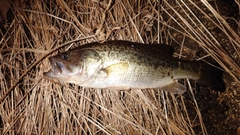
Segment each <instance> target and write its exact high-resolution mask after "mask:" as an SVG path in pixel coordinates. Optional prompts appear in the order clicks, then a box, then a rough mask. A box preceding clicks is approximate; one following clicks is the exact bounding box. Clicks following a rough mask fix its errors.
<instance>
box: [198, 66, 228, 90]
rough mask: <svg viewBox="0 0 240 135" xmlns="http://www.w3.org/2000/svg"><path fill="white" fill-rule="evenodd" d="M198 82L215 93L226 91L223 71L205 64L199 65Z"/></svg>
mask: <svg viewBox="0 0 240 135" xmlns="http://www.w3.org/2000/svg"><path fill="white" fill-rule="evenodd" d="M198 82H199V83H203V84H206V85H208V86H209V87H211V88H212V89H213V90H215V91H220V92H224V91H225V90H226V87H225V83H224V81H223V71H222V70H220V69H218V68H215V67H213V66H210V65H208V64H206V63H201V66H200V79H199V80H198Z"/></svg>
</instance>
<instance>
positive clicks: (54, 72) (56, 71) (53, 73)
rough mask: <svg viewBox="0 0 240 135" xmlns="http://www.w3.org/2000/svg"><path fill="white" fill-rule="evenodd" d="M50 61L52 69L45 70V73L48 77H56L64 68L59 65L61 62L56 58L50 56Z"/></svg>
mask: <svg viewBox="0 0 240 135" xmlns="http://www.w3.org/2000/svg"><path fill="white" fill-rule="evenodd" d="M49 61H50V63H51V66H52V68H51V70H50V71H48V72H44V73H43V75H44V76H48V77H54V76H56V75H60V74H62V68H61V66H60V65H59V64H60V63H59V62H58V61H57V60H56V59H54V58H53V57H50V58H49Z"/></svg>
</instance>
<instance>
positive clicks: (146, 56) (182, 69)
mask: <svg viewBox="0 0 240 135" xmlns="http://www.w3.org/2000/svg"><path fill="white" fill-rule="evenodd" d="M173 52H174V49H173V48H172V47H171V46H168V45H163V44H161V45H160V44H149V45H148V44H141V43H134V42H129V41H119V40H118V41H108V42H104V43H96V42H95V43H90V44H85V45H82V46H79V47H77V48H74V49H72V50H69V51H66V52H63V53H60V54H58V55H56V56H53V57H51V58H50V59H49V60H50V62H51V64H52V69H51V71H49V72H45V73H44V75H45V76H48V77H50V78H54V79H58V80H59V81H60V82H68V83H74V84H78V85H80V86H83V87H88V88H103V89H106V88H107V89H146V88H161V89H163V90H166V91H170V92H172V93H175V94H182V93H184V92H185V91H186V87H185V86H183V85H181V84H180V83H177V82H176V81H175V80H177V79H181V78H189V79H194V80H197V81H199V82H202V83H204V84H207V85H209V86H210V87H212V88H213V89H215V90H217V91H224V90H225V84H224V82H223V80H222V74H223V72H222V71H221V70H219V69H217V68H214V67H212V66H209V65H207V64H205V63H203V62H199V61H185V60H181V59H177V58H174V57H173V56H172V55H173Z"/></svg>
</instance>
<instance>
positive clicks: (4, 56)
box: [0, 0, 240, 135]
mask: <svg viewBox="0 0 240 135" xmlns="http://www.w3.org/2000/svg"><path fill="white" fill-rule="evenodd" d="M211 3H213V2H211ZM238 3H239V2H238ZM213 5H214V4H213ZM238 6H239V4H238ZM12 10H13V19H12V21H10V23H9V24H5V25H4V27H5V28H4V30H2V31H1V33H0V34H1V35H0V37H1V40H0V44H1V46H0V47H1V48H0V52H1V53H0V64H1V65H0V79H1V82H0V88H1V91H0V97H1V99H0V100H1V101H0V105H1V106H0V116H1V119H2V122H0V126H1V129H0V133H1V134H156V135H157V134H162V135H171V134H176V135H180V134H184V135H185V134H189V135H194V134H208V132H210V131H207V130H206V126H205V123H204V120H203V118H202V114H201V112H200V110H199V107H198V103H197V101H196V99H195V94H197V92H196V91H195V87H194V85H192V83H190V82H189V81H188V80H187V81H184V82H187V83H186V85H188V87H189V91H188V92H187V94H186V95H188V96H190V97H191V99H190V102H191V103H192V104H191V105H190V106H189V104H188V108H194V109H192V110H191V111H193V112H191V116H190V114H189V111H188V110H187V107H186V104H185V102H186V101H185V96H184V95H172V94H170V93H166V92H163V91H161V90H129V91H111V90H99V89H85V88H82V87H79V86H75V85H72V84H59V83H58V82H56V80H49V79H48V78H45V77H43V72H45V71H47V70H49V68H50V64H49V62H48V61H47V59H46V58H47V57H48V56H50V55H54V54H56V53H58V52H60V51H64V50H67V49H68V48H70V47H75V46H77V45H79V44H84V43H89V42H93V41H99V42H103V41H106V40H118V39H122V40H130V41H135V42H145V43H153V42H159V43H167V44H175V45H176V48H178V49H177V51H176V55H177V56H178V57H181V58H185V59H203V60H205V59H206V58H212V59H214V60H215V61H217V62H218V63H219V64H220V65H221V66H222V67H223V68H224V70H225V71H226V72H227V73H228V74H229V75H230V76H231V78H233V79H234V81H233V82H235V83H239V80H238V79H239V74H240V67H239V64H240V61H239V57H240V56H239V51H240V49H239V46H240V39H239V35H238V34H237V33H236V32H237V31H238V32H239V26H240V25H239V22H237V20H234V18H225V17H223V16H222V15H220V14H219V12H218V10H217V9H215V8H213V6H211V5H210V4H209V3H208V2H207V1H204V0H203V1H197V2H194V3H193V2H192V1H184V2H183V1H165V0H164V1H161V3H158V2H157V1H154V0H153V1H150V0H149V1H144V0H143V1H140V0H139V1H134V2H131V1H126V0H116V1H97V0H93V1H84V2H80V1H74V0H69V1H68V2H66V1H63V0H56V1H51V2H48V1H44V0H43V1H30V2H23V1H21V2H13V3H12ZM226 20H231V21H236V22H237V23H238V26H237V27H235V26H234V27H235V28H234V29H233V27H232V26H230V25H229V23H227V22H226ZM212 26H214V29H218V32H217V33H214V32H213V30H212ZM222 39H224V40H223V41H222ZM75 41H78V42H77V44H76V42H75ZM194 48H195V49H198V50H204V51H203V54H202V55H201V56H199V57H198V56H196V51H195V50H194ZM227 83H229V85H230V83H231V82H228V81H227Z"/></svg>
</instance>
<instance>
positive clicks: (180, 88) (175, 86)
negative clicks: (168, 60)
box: [161, 81, 187, 94]
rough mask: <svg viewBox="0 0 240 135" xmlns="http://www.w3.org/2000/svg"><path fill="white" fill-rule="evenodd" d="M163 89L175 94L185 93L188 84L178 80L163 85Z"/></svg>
mask: <svg viewBox="0 0 240 135" xmlns="http://www.w3.org/2000/svg"><path fill="white" fill-rule="evenodd" d="M161 89H162V90H164V91H168V92H171V93H173V94H183V93H184V92H185V91H186V90H187V88H186V86H184V85H182V84H180V83H178V82H176V81H173V82H171V83H169V84H168V85H166V86H164V87H162V88H161Z"/></svg>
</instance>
